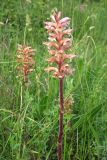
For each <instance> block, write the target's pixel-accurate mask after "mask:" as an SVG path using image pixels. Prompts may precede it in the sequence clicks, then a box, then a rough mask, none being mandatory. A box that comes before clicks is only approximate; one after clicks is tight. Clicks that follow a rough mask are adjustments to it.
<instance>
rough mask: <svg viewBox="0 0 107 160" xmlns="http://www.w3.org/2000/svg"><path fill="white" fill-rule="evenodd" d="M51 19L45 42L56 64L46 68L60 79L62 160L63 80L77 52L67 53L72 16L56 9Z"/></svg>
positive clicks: (69, 44)
mask: <svg viewBox="0 0 107 160" xmlns="http://www.w3.org/2000/svg"><path fill="white" fill-rule="evenodd" d="M50 18H51V21H50V22H45V29H47V32H48V35H49V38H48V39H49V40H48V42H45V43H44V44H45V45H46V46H47V48H48V52H49V54H50V58H49V59H48V62H49V63H50V64H53V63H55V64H56V65H54V66H50V67H48V68H46V69H45V71H47V72H51V71H53V77H55V78H57V79H58V80H59V97H60V111H59V134H58V148H57V156H58V160H62V139H63V115H64V98H63V81H64V77H65V76H66V75H70V74H72V73H73V69H72V68H70V66H69V64H68V63H67V62H66V60H67V59H71V60H72V59H73V58H75V57H76V55H75V54H66V51H67V50H69V49H70V47H71V32H72V29H70V18H68V17H65V18H62V19H61V12H59V11H54V12H53V14H52V15H51V16H50Z"/></svg>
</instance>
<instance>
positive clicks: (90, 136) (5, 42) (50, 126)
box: [0, 0, 107, 160]
mask: <svg viewBox="0 0 107 160" xmlns="http://www.w3.org/2000/svg"><path fill="white" fill-rule="evenodd" d="M54 8H58V10H60V11H61V12H62V14H63V17H66V16H67V17H70V18H71V25H70V27H71V28H73V44H72V47H71V51H70V52H71V53H74V54H76V55H77V58H76V59H75V60H74V61H73V63H71V64H70V65H71V66H73V68H75V72H74V75H73V76H68V77H66V78H65V79H64V97H65V113H64V137H63V160H106V159H107V1H106V0H100V1H99V0H91V1H90V0H88V1H87V0H86V1H84V2H81V1H80V0H16V1H15V0H0V160H57V157H56V152H57V151H56V149H57V137H58V110H59V100H58V96H59V95H58V81H57V80H56V79H54V78H53V77H52V76H51V75H50V74H47V73H45V71H44V68H46V67H47V66H48V63H47V62H46V59H47V58H48V51H47V49H46V47H45V46H44V45H43V42H44V41H46V40H47V33H46V30H45V29H44V22H45V21H47V18H49V17H50V14H51V12H52V10H53V9H54ZM24 43H25V44H27V45H28V46H31V47H32V48H33V49H35V50H36V52H35V56H34V60H35V62H36V63H35V66H34V69H35V70H34V71H33V72H32V73H31V74H30V75H29V85H28V86H27V87H26V86H24V85H23V82H22V80H21V79H19V78H18V77H17V75H18V71H17V66H18V64H17V61H16V59H17V46H18V44H24Z"/></svg>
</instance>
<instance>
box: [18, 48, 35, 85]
mask: <svg viewBox="0 0 107 160" xmlns="http://www.w3.org/2000/svg"><path fill="white" fill-rule="evenodd" d="M17 53H18V54H17V62H18V64H19V65H18V70H19V71H20V72H21V73H20V75H19V76H21V77H23V81H24V83H28V75H29V73H30V72H32V71H33V68H32V67H33V65H34V64H35V62H34V60H33V55H34V50H33V49H32V48H31V47H29V46H26V45H18V49H17Z"/></svg>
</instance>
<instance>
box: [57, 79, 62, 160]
mask: <svg viewBox="0 0 107 160" xmlns="http://www.w3.org/2000/svg"><path fill="white" fill-rule="evenodd" d="M59 96H60V111H59V134H58V146H57V147H58V148H57V156H58V160H62V139H63V114H64V105H63V103H64V100H63V79H60V80H59Z"/></svg>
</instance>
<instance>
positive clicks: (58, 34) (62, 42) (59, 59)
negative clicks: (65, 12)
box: [44, 11, 76, 79]
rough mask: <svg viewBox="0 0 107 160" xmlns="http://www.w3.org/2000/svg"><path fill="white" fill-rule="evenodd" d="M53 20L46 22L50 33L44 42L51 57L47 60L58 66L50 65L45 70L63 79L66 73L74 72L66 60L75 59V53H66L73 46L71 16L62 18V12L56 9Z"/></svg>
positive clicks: (46, 27)
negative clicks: (70, 25)
mask: <svg viewBox="0 0 107 160" xmlns="http://www.w3.org/2000/svg"><path fill="white" fill-rule="evenodd" d="M50 18H51V22H45V29H46V30H47V32H48V35H49V38H48V39H49V41H48V42H44V44H45V45H46V46H47V48H48V52H49V54H50V56H51V57H50V58H49V59H48V60H47V61H48V62H49V63H56V64H57V67H48V68H46V69H45V71H47V72H50V71H53V72H54V73H53V76H54V77H55V78H59V79H63V78H64V77H65V76H66V75H69V74H72V73H73V69H71V68H70V66H69V65H68V64H65V60H67V59H73V58H75V57H76V55H75V54H66V51H67V50H69V49H70V47H71V38H70V36H71V32H72V29H70V28H69V24H70V18H68V17H65V18H62V19H61V12H58V11H55V12H54V13H53V15H51V16H50Z"/></svg>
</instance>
